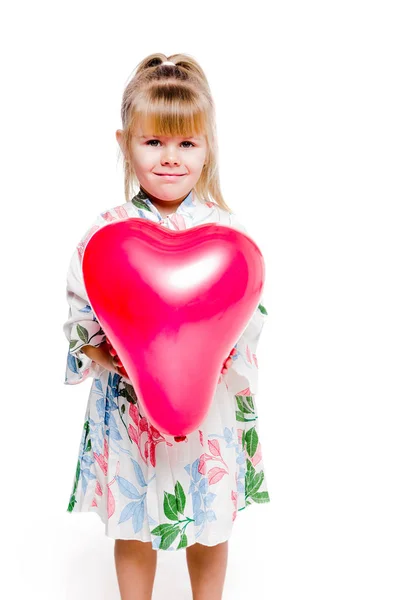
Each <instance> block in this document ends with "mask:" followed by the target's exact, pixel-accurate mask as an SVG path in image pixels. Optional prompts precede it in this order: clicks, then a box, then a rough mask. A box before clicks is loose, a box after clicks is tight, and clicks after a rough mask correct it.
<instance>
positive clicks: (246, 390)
mask: <svg viewBox="0 0 400 600" xmlns="http://www.w3.org/2000/svg"><path fill="white" fill-rule="evenodd" d="M237 395H238V396H252V393H251V391H250V388H248V387H247V388H244V390H241V391H240V392H238V393H237Z"/></svg>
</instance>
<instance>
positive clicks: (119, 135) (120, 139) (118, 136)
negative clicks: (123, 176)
mask: <svg viewBox="0 0 400 600" xmlns="http://www.w3.org/2000/svg"><path fill="white" fill-rule="evenodd" d="M115 137H116V140H117V142H118V144H119V147H120V148H121V150H122V153H123V155H124V156H126V153H125V145H124V141H123V131H122V129H117V131H116V132H115Z"/></svg>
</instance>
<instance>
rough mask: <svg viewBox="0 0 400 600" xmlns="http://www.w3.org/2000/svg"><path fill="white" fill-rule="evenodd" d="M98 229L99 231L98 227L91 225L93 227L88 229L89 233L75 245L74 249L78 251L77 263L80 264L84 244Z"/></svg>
mask: <svg viewBox="0 0 400 600" xmlns="http://www.w3.org/2000/svg"><path fill="white" fill-rule="evenodd" d="M98 229H100V226H99V225H93V227H91V228H90V229H89V231H88V232H87V234H86V235H85V237H84V239H83V240H82V241H81V242H79V244H78V245H77V247H76V249H77V250H78V255H79V261H80V262H82V258H83V253H84V251H85V248H86V244H87V243H88V241H89V239H90V238H91V236H92V235H93V233H94V232H95V231H97V230H98Z"/></svg>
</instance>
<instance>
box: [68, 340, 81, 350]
mask: <svg viewBox="0 0 400 600" xmlns="http://www.w3.org/2000/svg"><path fill="white" fill-rule="evenodd" d="M78 342H79V340H71V341H70V343H69V349H70V350H72V348H73V347H74V346H75V344H77V343H78Z"/></svg>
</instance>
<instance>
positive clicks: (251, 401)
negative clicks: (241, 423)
mask: <svg viewBox="0 0 400 600" xmlns="http://www.w3.org/2000/svg"><path fill="white" fill-rule="evenodd" d="M246 400H247V402H248V405H249V406H250V408H251V409H252V410H253V412H254V402H253V398H252V397H251V396H246Z"/></svg>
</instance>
